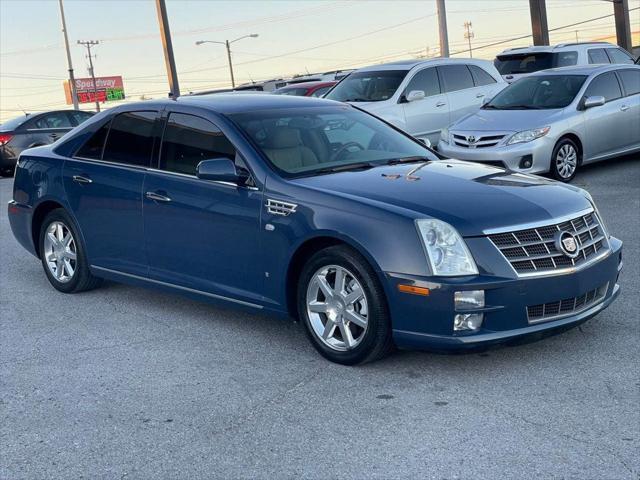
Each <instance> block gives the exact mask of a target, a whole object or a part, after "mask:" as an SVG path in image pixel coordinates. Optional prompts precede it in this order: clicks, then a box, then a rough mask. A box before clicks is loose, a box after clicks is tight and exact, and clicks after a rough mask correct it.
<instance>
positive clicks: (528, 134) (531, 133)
mask: <svg viewBox="0 0 640 480" xmlns="http://www.w3.org/2000/svg"><path fill="white" fill-rule="evenodd" d="M549 130H551V127H543V128H534V129H533V130H525V131H524V132H518V133H514V134H513V136H512V137H511V138H510V139H509V141H508V142H507V145H513V144H514V143H526V142H530V141H531V140H535V139H536V138H540V137H544V136H545V135H546V134H547V133H549Z"/></svg>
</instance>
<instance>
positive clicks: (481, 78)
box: [469, 65, 496, 87]
mask: <svg viewBox="0 0 640 480" xmlns="http://www.w3.org/2000/svg"><path fill="white" fill-rule="evenodd" d="M469 70H471V75H473V83H474V84H475V85H476V87H480V86H483V85H491V84H492V83H496V79H495V78H493V77H492V76H491V75H489V74H488V73H487V72H485V71H484V70H483V69H482V68H480V67H478V66H477V65H469Z"/></svg>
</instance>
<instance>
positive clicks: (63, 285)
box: [39, 208, 102, 293]
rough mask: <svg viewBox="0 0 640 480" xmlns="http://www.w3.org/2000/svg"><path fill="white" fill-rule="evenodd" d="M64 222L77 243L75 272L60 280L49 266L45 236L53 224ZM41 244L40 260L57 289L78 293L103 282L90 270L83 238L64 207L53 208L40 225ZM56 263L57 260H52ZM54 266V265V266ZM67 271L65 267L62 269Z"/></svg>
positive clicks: (75, 243)
mask: <svg viewBox="0 0 640 480" xmlns="http://www.w3.org/2000/svg"><path fill="white" fill-rule="evenodd" d="M55 223H57V224H62V225H63V227H66V229H68V231H69V232H70V233H71V235H72V241H73V243H74V245H75V257H76V258H75V262H74V263H73V270H74V271H73V274H72V275H67V276H66V277H67V278H65V280H64V281H61V280H59V279H58V278H57V277H56V276H55V275H54V273H53V272H52V271H51V268H50V267H49V262H48V260H47V252H46V251H45V249H46V247H45V236H46V235H47V230H48V229H49V228H50V226H51V225H52V224H55ZM39 245H40V260H41V262H42V268H43V269H44V273H45V275H46V276H47V279H48V280H49V283H51V285H52V286H53V288H55V289H56V290H58V291H60V292H63V293H78V292H84V291H86V290H91V289H93V288H96V287H98V286H100V285H101V284H102V279H101V278H98V277H95V276H93V275H92V274H91V272H90V271H89V263H88V261H87V256H86V254H85V248H84V245H83V243H82V238H81V237H80V235H79V232H78V228H77V227H76V224H75V223H74V221H73V219H72V218H71V216H69V214H68V213H67V212H66V211H65V210H64V209H62V208H58V209H55V210H52V211H51V212H49V213H48V214H47V216H46V217H45V218H44V221H43V222H42V225H41V227H40V236H39ZM52 263H56V262H52ZM52 268H54V267H52ZM62 271H63V272H64V271H65V270H64V268H63V270H62Z"/></svg>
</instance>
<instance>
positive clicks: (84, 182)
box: [73, 175, 93, 185]
mask: <svg viewBox="0 0 640 480" xmlns="http://www.w3.org/2000/svg"><path fill="white" fill-rule="evenodd" d="M73 181H74V182H76V183H80V184H82V185H87V184H89V183H93V180H91V179H90V178H88V177H83V176H82V175H74V176H73Z"/></svg>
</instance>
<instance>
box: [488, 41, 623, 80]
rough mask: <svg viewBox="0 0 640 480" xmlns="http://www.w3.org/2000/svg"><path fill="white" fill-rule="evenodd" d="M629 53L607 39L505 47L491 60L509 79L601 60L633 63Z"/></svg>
mask: <svg viewBox="0 0 640 480" xmlns="http://www.w3.org/2000/svg"><path fill="white" fill-rule="evenodd" d="M633 62H634V58H633V56H632V55H631V54H630V53H629V52H627V51H626V50H624V49H623V48H620V47H618V46H616V45H613V44H612V43H609V42H585V43H560V44H558V45H555V46H541V47H517V48H508V49H506V50H505V51H504V52H502V53H500V54H499V55H498V56H497V57H496V59H495V61H494V62H493V63H494V65H495V66H496V68H497V69H498V71H499V72H500V74H501V75H502V77H503V78H504V79H505V80H506V81H507V82H509V83H512V82H515V81H516V80H517V79H518V78H520V77H524V76H525V75H528V74H531V73H533V72H538V71H540V70H548V69H549V68H557V67H569V66H571V65H589V64H601V63H626V64H630V65H631V64H633Z"/></svg>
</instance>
